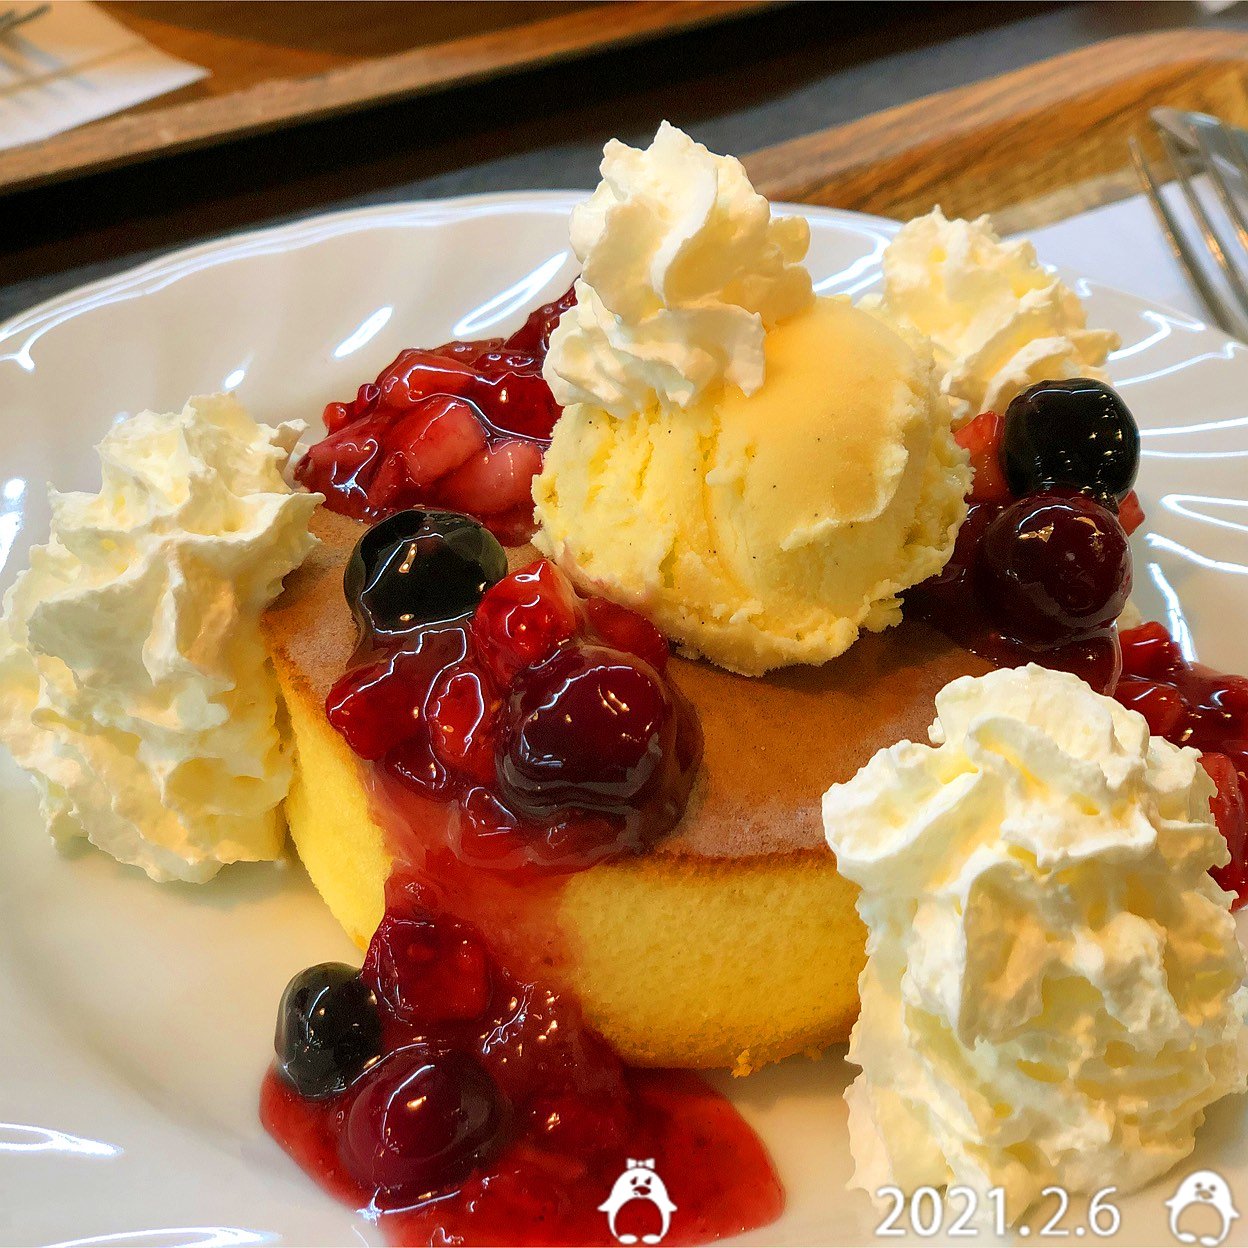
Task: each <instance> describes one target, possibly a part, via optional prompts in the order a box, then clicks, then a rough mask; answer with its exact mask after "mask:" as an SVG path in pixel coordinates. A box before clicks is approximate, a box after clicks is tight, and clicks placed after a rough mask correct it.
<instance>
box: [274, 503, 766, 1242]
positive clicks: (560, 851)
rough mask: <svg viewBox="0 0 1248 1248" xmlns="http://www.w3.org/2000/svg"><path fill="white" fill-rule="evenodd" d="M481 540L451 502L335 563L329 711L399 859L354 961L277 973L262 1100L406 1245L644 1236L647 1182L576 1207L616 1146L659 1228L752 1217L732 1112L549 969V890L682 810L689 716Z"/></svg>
mask: <svg viewBox="0 0 1248 1248" xmlns="http://www.w3.org/2000/svg"><path fill="white" fill-rule="evenodd" d="M501 557H502V551H501V549H500V548H499V547H498V545H497V543H496V542H495V541H494V539H493V538H492V537H490V535H489V533H488V532H486V531H485V530H484V529H481V528H480V527H478V526H474V525H473V524H472V522H471V521H469V520H467V519H466V518H465V517H463V516H455V515H449V514H446V513H438V512H406V513H400V514H397V515H395V516H393V517H391V518H390V519H388V520H386V521H385V522H383V523H382V524H378V525H376V526H374V528H373V529H371V530H370V531H369V532H368V533H367V534H366V535H365V536H364V537H363V538H362V539H361V542H360V543H359V545H358V546H357V548H356V552H355V554H354V555H353V557H352V560H351V563H350V564H349V565H348V569H347V573H346V577H345V583H346V587H347V589H348V594H349V597H350V599H351V602H352V606H353V609H354V611H355V613H356V618H357V621H358V623H359V625H360V630H361V644H360V647H359V650H358V651H357V654H356V658H355V661H354V662H353V665H352V667H351V669H350V670H349V671H348V672H347V673H346V674H345V675H344V676H343V677H342V678H341V679H340V680H339V682H338V683H337V685H336V686H335V687H334V689H333V690H332V691H331V693H330V696H329V698H328V701H327V713H328V716H329V719H330V722H331V723H332V724H333V726H334V727H335V728H336V729H337V730H338V731H339V732H340V733H341V734H342V736H343V737H344V739H345V740H346V741H347V742H348V744H349V745H350V746H351V748H352V749H353V750H354V751H355V752H356V753H357V754H358V755H359V756H361V757H362V758H365V759H367V760H370V761H371V762H372V764H373V765H372V768H371V773H372V783H373V788H374V793H373V798H374V811H375V812H376V813H377V815H378V817H379V818H380V819H382V820H383V821H384V824H385V826H386V828H387V830H388V834H389V837H390V848H391V851H392V853H393V855H394V858H395V864H396V865H395V868H394V871H393V874H392V876H391V879H390V881H389V884H388V886H387V898H386V911H385V916H384V918H383V919H382V921H381V924H380V925H379V927H378V928H377V931H376V933H375V935H374V937H373V940H372V943H371V945H370V947H369V950H368V953H367V955H366V957H365V960H364V965H363V968H362V969H361V970H360V971H359V972H358V975H355V976H354V977H353V976H352V973H351V969H350V968H343V967H340V966H336V965H335V966H327V967H319V968H311V969H310V970H309V971H305V972H303V973H301V975H300V976H297V977H296V979H295V980H294V981H292V984H291V987H290V988H289V989H288V990H287V993H286V996H285V997H284V999H283V1005H282V1015H281V1017H280V1018H279V1025H278V1036H277V1050H278V1065H277V1067H276V1068H275V1069H274V1071H273V1072H271V1073H270V1075H269V1076H268V1077H267V1079H266V1081H265V1084H264V1088H263V1092H262V1098H261V1116H262V1119H263V1121H264V1123H265V1125H266V1127H267V1128H268V1129H269V1131H270V1132H271V1133H272V1134H273V1135H274V1136H275V1138H276V1139H277V1140H278V1141H279V1142H280V1143H281V1144H282V1145H283V1147H285V1148H286V1150H287V1151H288V1152H289V1153H290V1154H291V1155H292V1156H293V1157H294V1158H295V1159H296V1160H297V1161H298V1162H299V1163H300V1164H301V1165H302V1166H303V1167H304V1169H305V1170H307V1171H308V1173H310V1174H312V1175H314V1176H316V1177H317V1178H318V1179H319V1180H320V1181H321V1182H322V1183H324V1184H325V1186H327V1187H328V1188H329V1190H330V1191H331V1192H333V1193H334V1194H336V1195H337V1196H338V1197H340V1198H341V1199H343V1200H344V1201H348V1202H350V1203H352V1204H354V1205H355V1206H357V1207H358V1208H361V1209H363V1210H365V1211H366V1212H367V1213H369V1214H370V1215H376V1216H379V1217H381V1218H382V1220H383V1225H384V1227H385V1229H386V1232H387V1234H388V1236H389V1237H390V1238H391V1239H392V1240H394V1241H396V1242H401V1243H405V1244H431V1243H437V1244H444V1243H469V1244H610V1243H614V1242H616V1239H615V1234H618V1235H630V1234H631V1235H636V1236H638V1237H639V1238H640V1237H641V1236H645V1235H655V1234H660V1233H662V1232H663V1230H664V1228H663V1226H662V1225H661V1222H660V1221H659V1220H658V1219H659V1217H660V1213H659V1210H658V1208H657V1206H655V1205H654V1204H653V1203H652V1202H649V1201H645V1200H640V1199H634V1200H632V1201H630V1202H628V1203H627V1204H626V1205H624V1206H622V1207H621V1208H620V1210H619V1212H618V1214H617V1219H616V1223H615V1228H614V1234H613V1231H612V1227H611V1225H610V1223H609V1221H608V1216H607V1213H606V1212H604V1211H602V1210H601V1209H600V1208H599V1206H601V1205H603V1204H604V1203H607V1202H608V1201H609V1198H610V1197H611V1193H612V1190H613V1188H614V1186H615V1184H616V1182H617V1180H618V1179H619V1177H620V1175H621V1174H624V1173H625V1172H626V1171H627V1169H628V1167H629V1165H630V1159H633V1160H636V1159H643V1160H652V1161H653V1165H654V1171H653V1173H654V1174H656V1175H658V1176H660V1177H661V1178H662V1180H663V1182H664V1183H665V1185H666V1189H667V1192H668V1194H669V1196H670V1198H671V1200H672V1202H674V1204H675V1206H676V1209H675V1211H674V1212H672V1213H671V1223H670V1227H669V1228H667V1231H666V1235H665V1237H664V1240H663V1242H664V1243H677V1244H680V1243H684V1244H689V1243H705V1242H709V1241H711V1240H714V1239H718V1238H721V1237H723V1236H725V1235H729V1234H734V1233H739V1232H741V1231H744V1230H747V1229H751V1228H754V1227H758V1226H762V1225H765V1224H767V1223H769V1222H770V1221H772V1220H774V1218H775V1217H776V1216H778V1214H779V1212H780V1209H781V1207H782V1203H783V1196H782V1192H781V1188H780V1185H779V1182H778V1180H777V1178H776V1176H775V1173H774V1171H773V1170H772V1167H771V1164H770V1161H769V1160H768V1158H767V1155H766V1153H765V1151H764V1149H763V1147H762V1145H761V1144H760V1143H759V1141H758V1140H757V1138H756V1137H755V1136H754V1134H753V1133H752V1132H751V1131H750V1129H749V1128H748V1127H747V1126H746V1125H745V1123H744V1122H743V1121H742V1120H741V1119H740V1117H739V1116H738V1115H737V1114H736V1112H735V1111H734V1110H733V1109H732V1107H731V1106H730V1105H729V1104H728V1103H727V1102H726V1101H725V1100H724V1099H723V1098H722V1097H720V1096H718V1095H717V1094H715V1093H713V1092H711V1091H710V1090H709V1089H708V1088H707V1087H706V1086H705V1085H704V1084H703V1083H702V1082H701V1081H700V1080H698V1079H697V1078H696V1077H694V1076H691V1075H687V1074H679V1073H672V1072H661V1071H644V1072H643V1071H638V1070H634V1069H630V1068H628V1067H627V1066H625V1065H624V1063H623V1062H622V1061H621V1060H620V1058H619V1057H618V1056H617V1055H616V1054H615V1053H614V1052H613V1051H612V1050H611V1048H610V1047H609V1046H608V1045H607V1044H606V1043H605V1042H604V1041H603V1040H602V1039H601V1038H600V1037H599V1036H598V1035H597V1034H596V1033H595V1032H594V1031H593V1029H592V1028H591V1027H589V1026H588V1025H587V1024H586V1022H585V1021H584V1019H583V1018H582V1016H581V1013H580V1010H579V1007H578V1005H577V1002H576V1001H575V1000H574V999H573V998H572V997H571V996H569V995H568V994H566V993H565V992H563V991H562V990H561V987H560V985H561V984H562V983H563V982H564V979H563V976H562V971H563V970H564V967H565V960H566V959H567V958H568V957H569V956H570V954H569V951H568V950H566V949H565V948H564V946H563V943H562V939H561V935H560V933H559V930H558V907H559V899H560V891H561V889H562V888H563V887H564V885H565V884H566V882H567V881H568V880H569V879H570V878H572V876H573V875H574V874H575V873H576V872H577V871H580V870H584V869H586V868H588V867H590V866H593V865H595V864H597V863H602V862H607V861H610V860H612V859H618V858H621V857H625V856H628V855H632V854H636V853H638V852H640V851H642V850H644V849H646V848H648V847H650V846H651V845H653V844H654V843H655V842H656V841H657V840H658V839H659V838H661V837H662V836H663V835H665V834H666V833H667V832H668V831H670V830H671V829H672V827H673V826H674V825H675V824H676V822H677V821H678V820H679V819H680V817H681V815H682V813H683V811H684V808H685V804H686V802H687V800H688V796H689V792H690V788H691V786H692V782H693V778H694V776H695V774H696V772H697V768H698V765H699V762H700V759H701V732H700V728H699V725H698V721H697V718H696V715H695V713H694V711H693V709H692V707H691V706H690V704H689V703H688V702H687V701H686V699H685V698H684V697H683V695H682V694H681V693H680V691H679V690H678V689H677V688H676V687H675V685H674V684H673V683H672V682H671V681H670V680H669V678H668V675H667V665H668V649H667V644H666V642H665V641H664V639H663V637H662V636H661V635H660V634H659V633H658V632H657V631H656V630H655V629H654V627H653V626H652V625H651V624H650V623H649V622H648V621H646V620H645V619H644V618H643V617H641V616H638V615H636V614H634V613H633V612H631V611H628V610H626V609H624V608H622V607H619V606H616V605H614V604H612V603H609V602H606V601H604V600H600V599H595V598H585V597H582V596H580V595H579V594H577V593H576V592H575V590H574V589H573V587H572V586H571V584H570V583H569V582H568V581H567V580H566V578H565V577H564V576H563V575H562V573H560V572H559V571H558V570H557V569H556V568H555V567H554V566H553V565H552V564H550V563H548V562H546V561H540V560H539V561H537V562H535V563H533V564H531V565H529V566H528V567H524V568H522V569H520V570H518V571H515V572H511V573H509V574H508V573H506V567H505V563H500V558H501ZM344 976H345V978H344ZM643 1169H644V1168H643ZM640 1181H642V1182H646V1181H647V1180H646V1177H645V1175H644V1174H643V1175H642V1176H641V1179H640Z"/></svg>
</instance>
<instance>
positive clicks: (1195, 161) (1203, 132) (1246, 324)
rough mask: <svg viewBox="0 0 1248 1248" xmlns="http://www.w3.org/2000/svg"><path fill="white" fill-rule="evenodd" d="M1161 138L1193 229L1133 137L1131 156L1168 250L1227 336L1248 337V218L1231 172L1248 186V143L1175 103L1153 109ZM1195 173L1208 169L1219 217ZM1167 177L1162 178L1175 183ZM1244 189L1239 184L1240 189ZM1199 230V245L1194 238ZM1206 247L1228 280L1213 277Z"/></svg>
mask: <svg viewBox="0 0 1248 1248" xmlns="http://www.w3.org/2000/svg"><path fill="white" fill-rule="evenodd" d="M1149 116H1150V117H1151V119H1152V122H1153V125H1154V127H1155V128H1156V130H1157V137H1158V138H1159V139H1160V140H1161V148H1162V152H1163V153H1164V156H1165V164H1166V165H1167V166H1169V171H1170V175H1171V177H1172V178H1173V179H1174V181H1175V182H1177V184H1178V187H1179V190H1180V192H1181V193H1182V196H1183V201H1184V202H1185V204H1186V205H1187V210H1188V213H1189V214H1190V216H1191V219H1192V223H1193V225H1194V226H1195V230H1194V231H1191V230H1188V229H1185V228H1184V226H1183V224H1182V223H1181V221H1180V220H1179V215H1178V214H1177V213H1176V212H1175V211H1174V208H1173V207H1172V206H1171V204H1170V203H1169V202H1168V201H1167V200H1166V198H1165V196H1163V195H1162V193H1161V183H1160V182H1159V181H1158V179H1157V177H1156V175H1155V174H1154V172H1153V169H1152V167H1151V166H1150V164H1149V162H1148V159H1147V157H1146V156H1145V155H1144V151H1143V148H1142V147H1141V146H1140V143H1139V141H1138V140H1137V139H1135V138H1134V137H1132V138H1131V140H1130V147H1131V159H1132V161H1133V162H1134V164H1135V171H1136V173H1137V175H1138V176H1139V179H1140V185H1141V186H1142V187H1143V188H1144V191H1145V192H1146V194H1147V195H1148V198H1149V200H1150V202H1151V203H1152V206H1153V211H1154V212H1155V213H1156V214H1157V220H1158V223H1159V224H1160V225H1161V228H1162V230H1163V232H1164V233H1165V235H1166V238H1167V240H1168V241H1169V243H1170V248H1171V250H1172V251H1173V252H1174V256H1175V259H1176V260H1178V262H1179V264H1180V265H1181V266H1182V268H1183V270H1184V272H1185V273H1186V274H1187V278H1188V281H1190V282H1191V284H1192V286H1193V287H1195V289H1196V291H1197V293H1198V294H1199V295H1200V298H1201V300H1202V301H1203V303H1204V305H1205V307H1206V308H1208V309H1209V314H1210V316H1211V317H1212V318H1213V320H1214V321H1216V322H1217V324H1218V325H1220V326H1221V327H1222V328H1223V329H1224V330H1225V331H1226V332H1227V333H1228V334H1231V335H1233V336H1235V337H1237V338H1248V219H1246V217H1245V211H1244V205H1243V203H1242V202H1241V198H1240V194H1241V192H1237V191H1236V189H1235V188H1234V187H1233V186H1232V185H1231V183H1230V181H1229V180H1228V177H1227V174H1228V173H1231V174H1232V176H1233V177H1235V178H1236V179H1237V180H1240V181H1241V183H1242V188H1248V145H1246V144H1245V142H1244V136H1243V133H1242V132H1241V131H1237V130H1233V129H1232V128H1231V127H1230V126H1227V125H1226V124H1225V123H1224V122H1222V121H1220V120H1219V119H1218V118H1217V117H1211V116H1209V114H1208V113H1182V112H1178V111H1177V110H1175V109H1172V108H1155V109H1153V110H1152V112H1151V113H1150V114H1149ZM1193 174H1196V175H1200V174H1204V175H1205V176H1206V177H1207V178H1208V180H1209V184H1210V186H1212V187H1213V191H1214V194H1215V196H1216V198H1217V201H1218V203H1219V205H1220V206H1221V209H1222V214H1221V218H1220V219H1219V218H1215V216H1214V214H1213V213H1211V212H1210V210H1209V206H1208V205H1207V204H1206V203H1205V200H1204V198H1203V197H1202V196H1201V195H1200V193H1199V192H1198V190H1197V188H1196V186H1195V185H1194V184H1193V182H1192V177H1193ZM1169 180H1170V179H1169V178H1166V177H1164V176H1163V178H1162V179H1161V181H1162V182H1165V181H1169ZM1242 188H1241V189H1242ZM1193 233H1195V234H1198V235H1199V239H1200V241H1199V243H1193V238H1192V235H1193ZM1201 245H1203V248H1204V250H1205V252H1207V253H1208V255H1209V256H1210V257H1211V258H1212V260H1213V264H1214V267H1215V269H1216V270H1217V272H1218V273H1219V274H1221V276H1222V279H1223V282H1224V283H1225V285H1224V286H1223V285H1220V284H1218V283H1217V282H1214V281H1212V280H1211V279H1210V275H1209V272H1208V270H1207V269H1206V267H1205V265H1204V264H1203V263H1202V261H1201V259H1200V256H1199V252H1198V247H1199V246H1201Z"/></svg>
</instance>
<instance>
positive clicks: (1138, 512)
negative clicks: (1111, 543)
mask: <svg viewBox="0 0 1248 1248" xmlns="http://www.w3.org/2000/svg"><path fill="white" fill-rule="evenodd" d="M1118 523H1119V524H1120V525H1122V527H1123V528H1124V529H1125V530H1126V531H1127V536H1128V537H1129V536H1130V535H1131V534H1132V533H1134V532H1135V531H1136V529H1138V528H1139V527H1140V525H1142V524H1143V523H1144V508H1143V507H1141V506H1140V498H1139V495H1138V494H1136V492H1135V491H1134V490H1132V491H1131V493H1130V494H1128V495H1127V496H1126V498H1124V499H1123V500H1122V502H1121V503H1119V504H1118Z"/></svg>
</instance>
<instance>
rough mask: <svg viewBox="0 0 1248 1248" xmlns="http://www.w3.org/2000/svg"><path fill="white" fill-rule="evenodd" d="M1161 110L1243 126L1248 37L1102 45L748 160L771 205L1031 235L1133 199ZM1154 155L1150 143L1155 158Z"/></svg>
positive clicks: (1133, 39)
mask: <svg viewBox="0 0 1248 1248" xmlns="http://www.w3.org/2000/svg"><path fill="white" fill-rule="evenodd" d="M1159 104H1169V105H1172V106H1174V107H1177V108H1191V109H1200V110H1203V111H1205V112H1211V113H1217V114H1218V115H1219V116H1220V117H1222V118H1224V119H1225V120H1227V121H1230V122H1234V123H1236V124H1239V125H1244V126H1248V35H1244V34H1239V33H1235V32H1231V31H1224V30H1207V31H1195V30H1186V31H1168V32H1162V33H1158V34H1150V35H1131V36H1126V37H1123V38H1119V39H1110V40H1106V41H1105V42H1103V43H1099V44H1095V45H1093V46H1091V47H1087V48H1082V49H1080V50H1079V51H1077V52H1071V53H1067V54H1066V55H1064V56H1058V57H1054V58H1052V59H1051V60H1047V61H1041V62H1039V63H1038V64H1036V65H1030V66H1028V67H1027V68H1025V69H1020V70H1016V71H1015V72H1013V73H1009V74H1004V75H1002V76H1001V77H999V78H993V79H991V80H990V81H988V82H983V83H976V84H974V85H972V86H967V87H959V88H956V89H955V90H952V91H945V92H942V93H940V94H939V95H932V96H928V97H927V98H926V99H922V100H918V101H916V102H914V103H912V104H905V105H902V106H901V107H899V108H892V109H888V110H886V111H885V112H882V113H875V114H873V115H872V116H870V117H865V118H863V119H862V120H861V121H855V122H851V123H850V124H848V125H844V126H838V127H836V128H835V129H832V130H824V131H821V132H819V133H816V134H810V135H806V136H804V137H802V138H800V139H793V140H791V141H790V142H787V143H781V144H779V145H777V146H775V147H769V148H765V149H763V150H762V151H759V152H755V153H754V154H753V155H752V156H748V157H746V158H745V164H746V167H747V168H748V169H749V171H750V174H751V176H752V177H753V179H754V182H755V185H756V186H757V187H758V188H759V190H761V191H762V192H763V193H764V194H765V195H767V196H768V197H769V198H771V199H787V200H793V201H797V202H803V203H812V204H828V205H833V206H835V207H838V208H853V209H857V210H859V211H861V212H873V213H878V214H879V215H881V216H886V217H897V218H901V219H906V218H909V217H913V216H917V215H919V214H920V213H925V212H928V211H929V210H930V209H931V208H932V207H933V206H934V205H935V204H940V205H941V206H942V207H943V208H944V209H945V211H946V213H948V214H949V215H951V216H954V215H956V216H977V215H978V214H980V213H982V212H991V213H992V214H993V216H994V218H995V219H996V222H997V225H998V227H999V228H1000V229H1002V230H1003V231H1006V232H1012V231H1015V230H1025V229H1031V228H1034V227H1036V226H1038V225H1045V224H1048V223H1049V222H1051V221H1057V220H1060V219H1062V218H1063V217H1067V216H1070V215H1071V214H1072V213H1075V212H1079V211H1082V210H1084V209H1087V208H1091V207H1094V206H1096V205H1098V204H1104V203H1110V202H1113V201H1114V200H1117V199H1123V198H1126V197H1127V196H1129V195H1134V194H1136V193H1137V192H1138V191H1139V189H1140V188H1139V186H1138V184H1137V183H1136V181H1135V177H1134V174H1133V173H1132V172H1131V168H1130V158H1129V156H1128V154H1127V138H1128V137H1129V136H1130V135H1131V134H1138V135H1140V137H1142V138H1146V139H1147V140H1148V141H1149V142H1155V140H1152V137H1151V134H1148V133H1146V132H1147V129H1148V127H1147V114H1148V110H1149V109H1150V108H1152V107H1154V106H1156V105H1159ZM1155 150H1156V149H1155V148H1154V151H1155Z"/></svg>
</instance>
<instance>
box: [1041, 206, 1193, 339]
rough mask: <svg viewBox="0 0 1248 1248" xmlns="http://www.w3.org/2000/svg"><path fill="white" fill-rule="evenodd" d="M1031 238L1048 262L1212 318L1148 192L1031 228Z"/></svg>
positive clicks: (1157, 301) (1106, 283) (1043, 258)
mask: <svg viewBox="0 0 1248 1248" xmlns="http://www.w3.org/2000/svg"><path fill="white" fill-rule="evenodd" d="M1027 237H1028V238H1030V239H1031V240H1032V242H1034V243H1035V245H1036V251H1037V253H1038V254H1039V256H1040V259H1041V260H1042V261H1044V262H1045V263H1046V264H1055V265H1057V266H1058V267H1059V268H1064V269H1070V270H1071V271H1072V272H1074V273H1078V274H1080V275H1081V276H1083V277H1088V278H1091V279H1092V280H1093V281H1097V282H1102V283H1103V284H1104V285H1106V286H1116V287H1117V288H1118V289H1119V290H1126V291H1130V292H1131V293H1132V294H1135V295H1139V296H1141V298H1144V299H1149V300H1152V301H1153V302H1155V303H1162V304H1166V305H1168V306H1169V307H1172V308H1176V309H1178V310H1179V311H1181V312H1186V313H1188V314H1189V315H1191V316H1195V317H1198V318H1199V319H1201V320H1206V321H1207V320H1208V319H1209V314H1208V312H1207V311H1206V310H1205V307H1204V305H1203V304H1202V303H1201V302H1200V300H1199V298H1197V296H1196V294H1195V292H1193V290H1192V288H1191V286H1190V285H1189V284H1188V281H1187V278H1186V277H1185V276H1184V273H1183V270H1182V269H1181V268H1180V267H1179V264H1178V262H1177V261H1176V260H1175V258H1174V256H1173V255H1172V254H1171V251H1170V246H1169V244H1168V243H1167V242H1166V240H1165V236H1164V235H1163V234H1162V232H1161V228H1160V227H1159V226H1158V224H1157V219H1156V217H1154V216H1153V210H1152V208H1151V207H1150V205H1149V203H1148V200H1147V199H1145V198H1144V196H1143V195H1137V196H1135V197H1133V198H1131V199H1125V200H1123V201H1122V202H1121V203H1117V204H1107V205H1105V207H1103V208H1093V209H1091V210H1090V211H1089V212H1081V213H1078V214H1077V215H1076V216H1073V217H1067V218H1066V220H1065V221H1059V222H1057V224H1055V225H1046V226H1044V227H1043V228H1041V229H1038V230H1029V231H1027Z"/></svg>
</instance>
